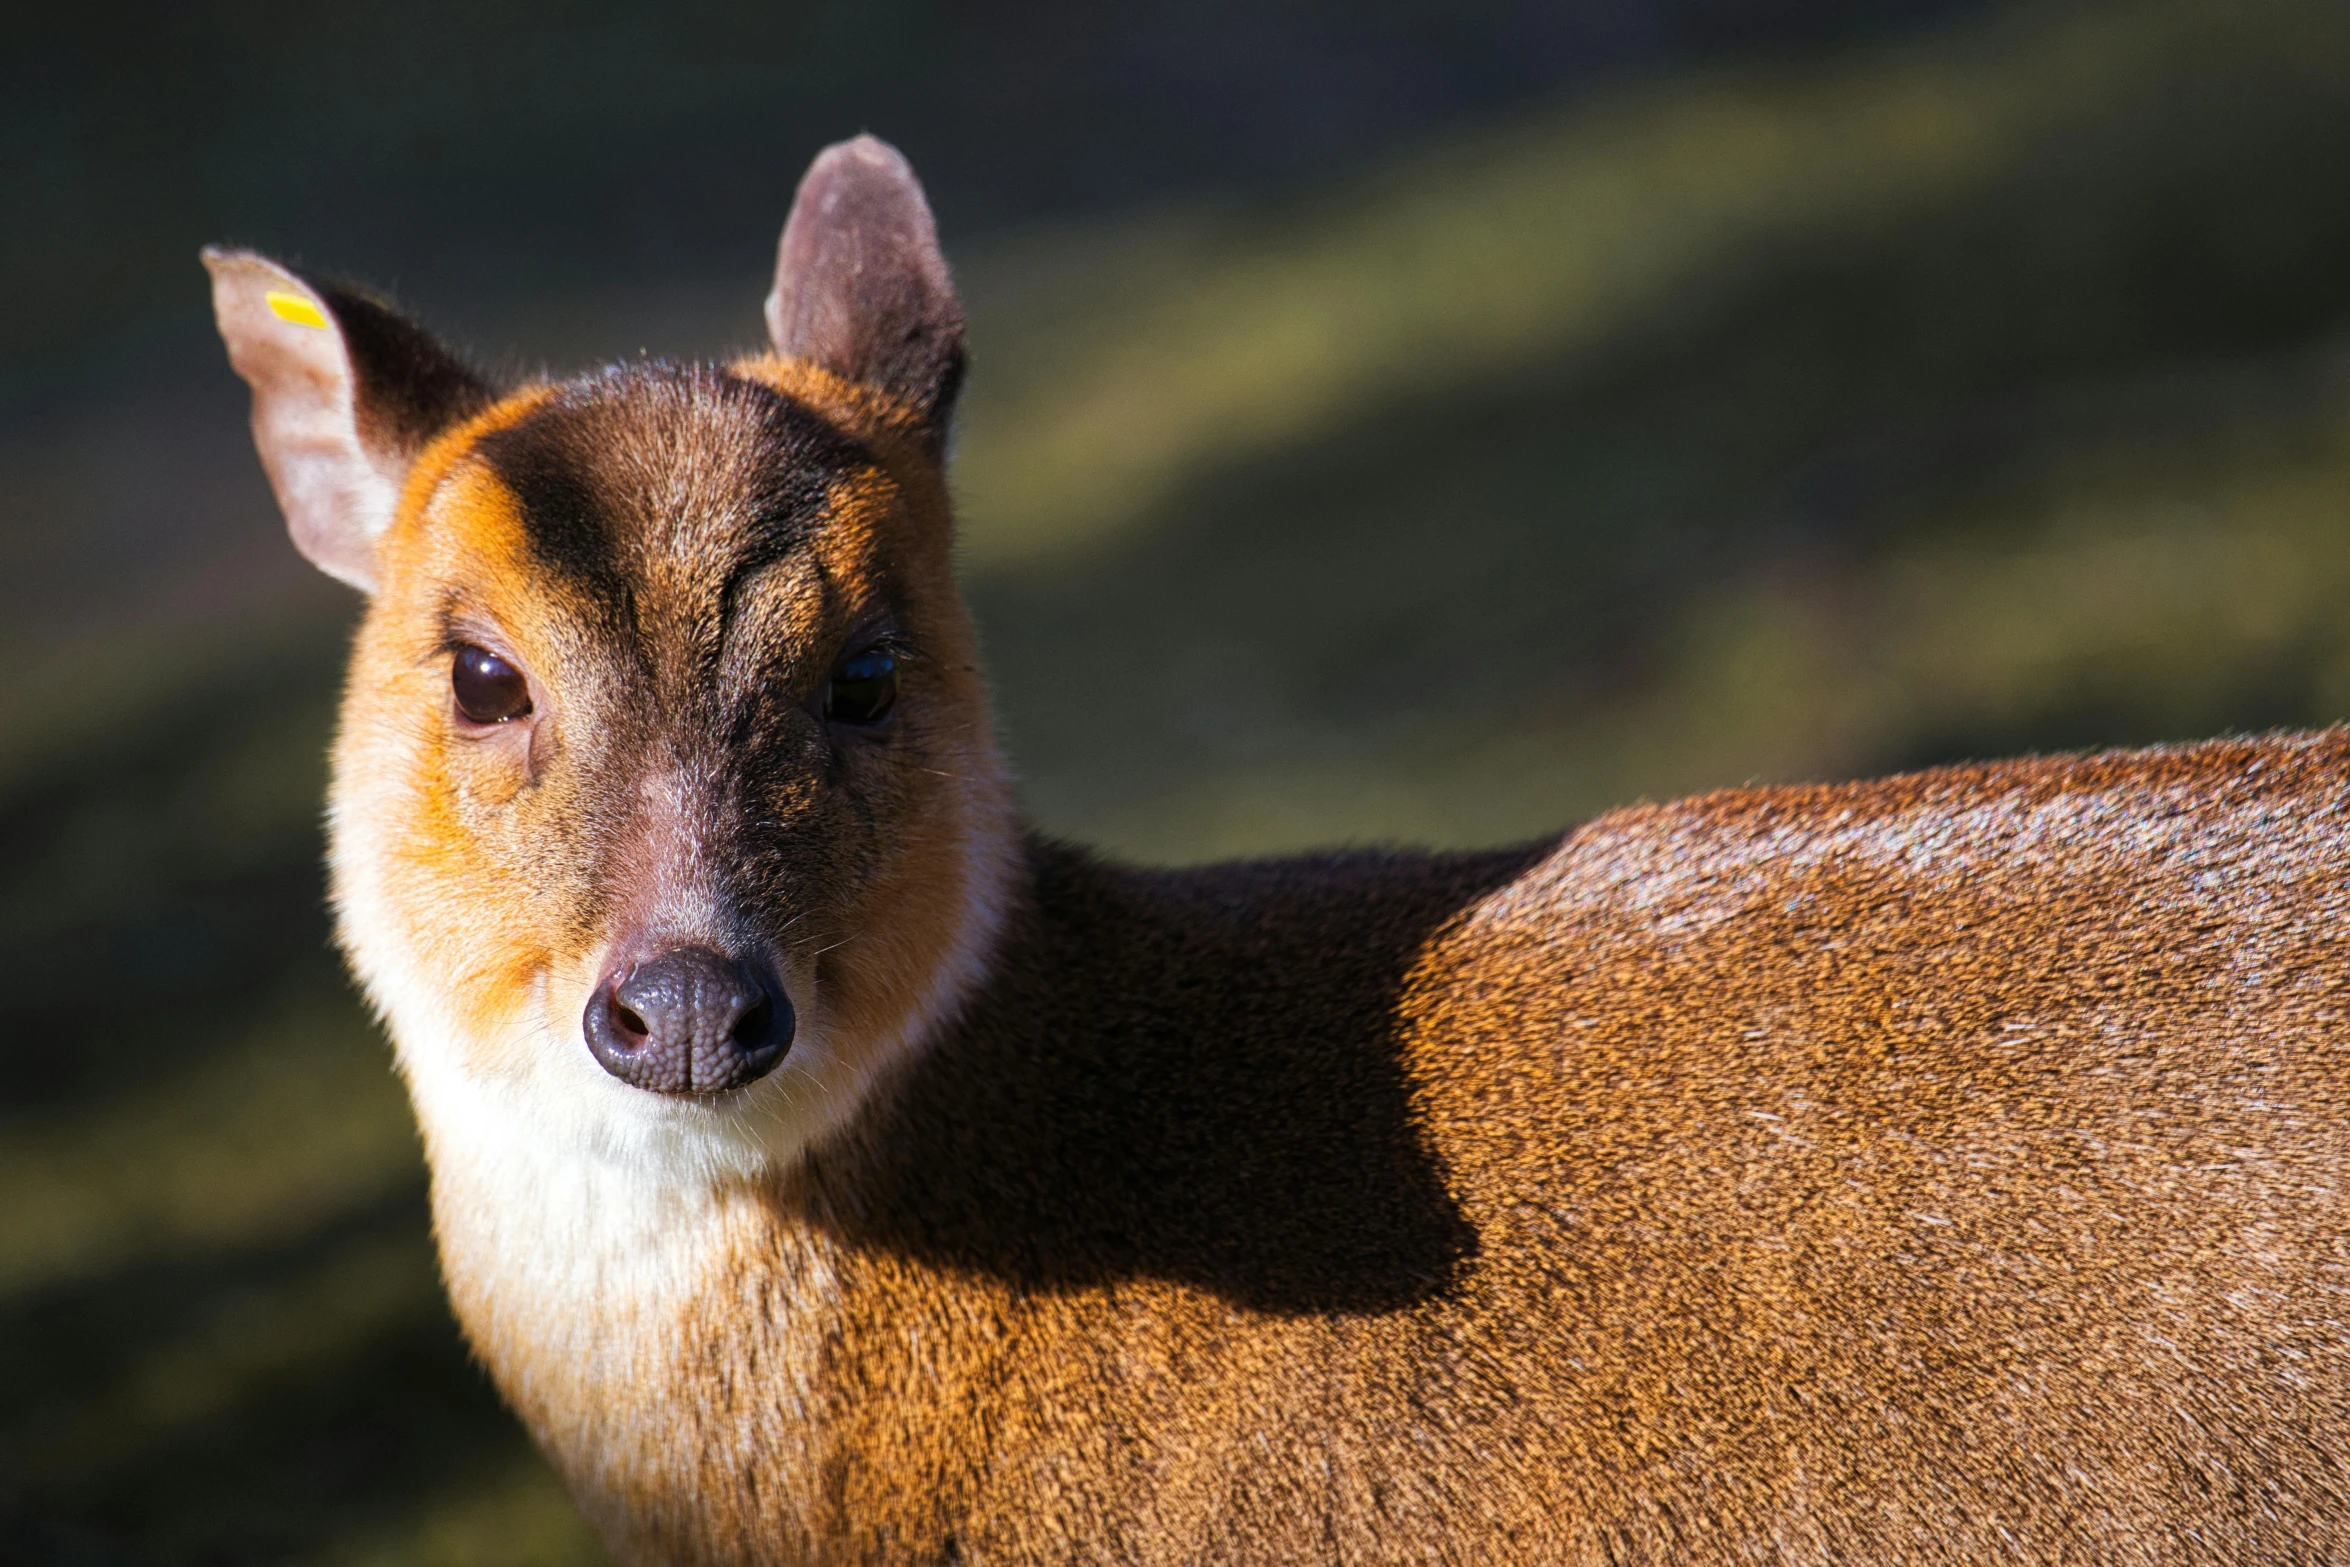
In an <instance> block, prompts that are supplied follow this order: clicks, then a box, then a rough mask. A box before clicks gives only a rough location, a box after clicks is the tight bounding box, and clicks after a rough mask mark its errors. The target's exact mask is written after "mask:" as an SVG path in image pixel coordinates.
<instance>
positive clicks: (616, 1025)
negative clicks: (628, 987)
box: [611, 996, 653, 1039]
mask: <svg viewBox="0 0 2350 1567" xmlns="http://www.w3.org/2000/svg"><path fill="white" fill-rule="evenodd" d="M611 1004H612V1023H613V1029H614V1032H616V1033H619V1034H621V1035H623V1036H628V1035H633V1036H635V1037H636V1038H638V1039H649V1038H651V1037H652V1033H653V1030H652V1026H651V1025H650V1024H648V1023H647V1022H646V1021H645V1020H644V1019H643V1018H641V1017H639V1016H637V1015H636V1013H635V1012H634V1011H633V1010H631V1009H630V1008H629V1006H628V1005H627V1003H625V1002H623V1001H622V1000H621V999H620V998H619V997H618V996H614V997H612V1003H611Z"/></svg>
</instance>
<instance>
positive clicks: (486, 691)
mask: <svg viewBox="0 0 2350 1567" xmlns="http://www.w3.org/2000/svg"><path fill="white" fill-rule="evenodd" d="M449 689H450V691H451V692H453V693H454V694H455V696H456V698H457V711H458V712H460V713H463V714H464V715H465V716H466V718H467V719H468V720H470V721H471V722H473V723H477V724H503V723H508V722H510V721H512V720H514V719H517V718H522V717H526V716H528V714H529V713H530V682H529V681H528V680H525V679H524V678H523V677H522V671H521V670H519V669H516V668H515V667H514V666H513V665H512V664H509V663H507V662H506V661H505V660H504V659H502V658H500V657H499V656H498V655H497V654H495V653H493V652H491V651H490V650H489V649H488V648H486V647H475V646H474V645H473V644H472V643H470V642H468V643H463V644H460V645H459V647H458V649H457V658H456V661H455V663H454V664H452V665H451V667H450V669H449Z"/></svg>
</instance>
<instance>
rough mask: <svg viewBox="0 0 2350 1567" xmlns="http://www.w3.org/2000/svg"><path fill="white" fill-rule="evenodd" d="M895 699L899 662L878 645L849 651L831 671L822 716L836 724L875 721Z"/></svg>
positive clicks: (880, 717) (896, 695)
mask: <svg viewBox="0 0 2350 1567" xmlns="http://www.w3.org/2000/svg"><path fill="white" fill-rule="evenodd" d="M897 700H898V661H897V660H896V659H894V658H892V657H890V656H889V655H888V654H887V653H884V652H882V651H881V650H880V649H878V648H873V649H869V650H867V651H866V652H863V653H852V654H850V655H849V656H848V657H847V658H844V659H842V660H841V661H840V667H839V668H837V669H835V670H834V671H833V672H832V684H831V685H830V686H828V687H826V688H825V692H824V716H825V717H826V718H829V719H831V720H832V721H833V722H834V723H836V724H878V723H880V722H881V721H882V720H883V719H885V718H887V717H888V716H889V710H890V709H891V708H892V707H894V706H896V705H897Z"/></svg>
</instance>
